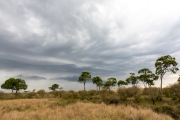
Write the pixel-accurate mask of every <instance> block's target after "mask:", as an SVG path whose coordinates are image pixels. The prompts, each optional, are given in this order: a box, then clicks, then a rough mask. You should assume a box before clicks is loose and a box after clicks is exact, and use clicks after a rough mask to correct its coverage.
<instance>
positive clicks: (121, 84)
mask: <svg viewBox="0 0 180 120" xmlns="http://www.w3.org/2000/svg"><path fill="white" fill-rule="evenodd" d="M117 84H118V86H119V87H120V86H123V85H127V84H128V83H127V82H125V81H124V80H119V81H118V82H117Z"/></svg>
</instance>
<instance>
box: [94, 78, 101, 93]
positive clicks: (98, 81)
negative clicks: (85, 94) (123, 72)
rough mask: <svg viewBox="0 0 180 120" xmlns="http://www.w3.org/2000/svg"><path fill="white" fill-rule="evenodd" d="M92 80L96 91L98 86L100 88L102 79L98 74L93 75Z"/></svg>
mask: <svg viewBox="0 0 180 120" xmlns="http://www.w3.org/2000/svg"><path fill="white" fill-rule="evenodd" d="M92 81H93V84H96V87H97V91H98V87H99V90H100V86H102V79H101V78H100V77H99V76H96V77H93V79H92Z"/></svg>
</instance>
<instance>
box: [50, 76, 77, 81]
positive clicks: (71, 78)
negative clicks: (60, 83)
mask: <svg viewBox="0 0 180 120" xmlns="http://www.w3.org/2000/svg"><path fill="white" fill-rule="evenodd" d="M78 78H79V76H67V77H57V78H51V79H50V80H67V81H72V82H77V80H78Z"/></svg>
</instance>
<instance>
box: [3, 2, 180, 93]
mask: <svg viewBox="0 0 180 120" xmlns="http://www.w3.org/2000/svg"><path fill="white" fill-rule="evenodd" d="M179 5H180V1H179V0H173V1H172V0H1V1H0V85H1V84H2V83H4V81H5V80H7V79H8V78H10V77H19V78H23V79H25V81H26V82H27V84H28V89H27V90H30V91H31V90H33V89H36V90H39V89H45V90H48V87H50V86H51V85H52V84H54V83H56V84H59V85H60V86H61V87H63V88H64V90H81V89H83V84H80V83H78V82H77V80H78V76H79V75H80V74H81V72H83V71H89V72H90V73H91V75H92V77H94V76H97V75H98V76H100V77H101V78H102V79H103V80H104V81H105V80H107V78H108V77H115V78H117V80H120V79H122V80H125V79H126V78H127V77H129V73H130V72H134V73H136V74H137V71H138V70H139V69H141V68H149V69H150V70H152V71H153V72H154V71H155V67H154V63H155V61H156V59H157V58H158V57H160V56H163V55H167V54H169V55H171V56H172V57H175V58H176V60H177V62H178V63H180V7H179ZM178 67H179V68H180V65H179V64H178ZM178 74H179V72H178V73H177V74H166V75H165V77H164V81H163V86H166V85H168V84H169V83H171V84H172V83H174V82H176V81H177V79H178V77H179V76H178ZM159 81H160V80H158V81H157V82H156V86H160V83H159ZM87 89H95V85H93V84H92V83H87Z"/></svg>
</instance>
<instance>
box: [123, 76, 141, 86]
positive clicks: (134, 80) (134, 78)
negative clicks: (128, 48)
mask: <svg viewBox="0 0 180 120" xmlns="http://www.w3.org/2000/svg"><path fill="white" fill-rule="evenodd" d="M126 82H127V83H131V84H132V86H137V84H138V82H139V76H135V73H130V77H128V78H127V79H126Z"/></svg>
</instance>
